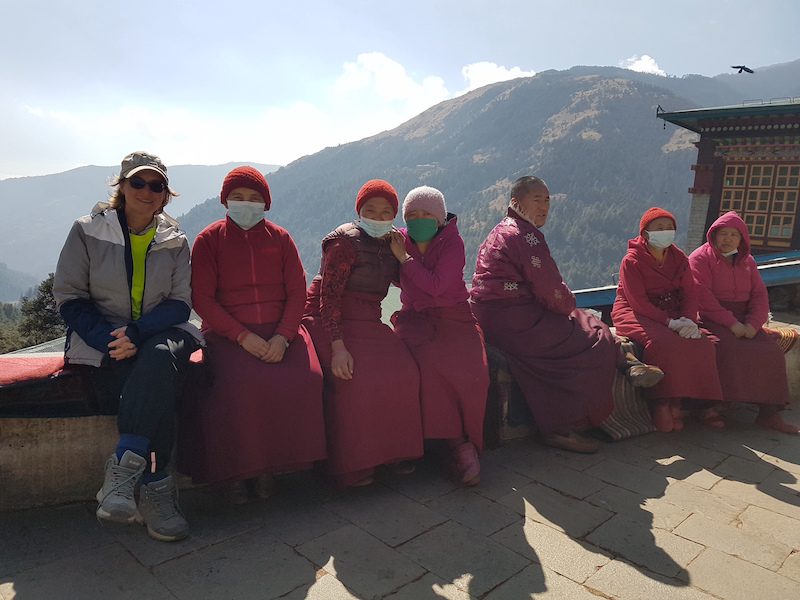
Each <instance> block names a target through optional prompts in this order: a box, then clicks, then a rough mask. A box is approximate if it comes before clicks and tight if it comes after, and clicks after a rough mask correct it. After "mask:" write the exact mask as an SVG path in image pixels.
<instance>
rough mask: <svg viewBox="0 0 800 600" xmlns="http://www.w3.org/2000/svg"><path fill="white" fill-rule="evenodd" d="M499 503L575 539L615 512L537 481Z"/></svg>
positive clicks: (503, 498) (501, 499)
mask: <svg viewBox="0 0 800 600" xmlns="http://www.w3.org/2000/svg"><path fill="white" fill-rule="evenodd" d="M498 502H500V503H502V504H505V505H506V506H508V507H510V508H511V509H512V510H515V511H516V512H517V513H519V514H520V515H522V516H524V517H528V518H529V519H533V520H534V521H539V522H540V523H546V524H549V525H552V526H553V527H555V528H557V529H561V530H562V531H564V532H565V533H567V534H568V535H571V536H573V537H576V538H580V537H583V536H584V535H586V534H587V533H589V532H590V531H592V530H593V529H595V528H596V527H597V526H598V525H600V524H601V523H603V522H604V521H607V520H608V519H610V518H611V516H612V514H613V513H610V512H608V511H607V510H605V509H602V508H598V507H596V506H592V505H590V504H588V503H586V502H582V501H580V500H576V499H574V498H570V497H568V496H564V495H563V494H559V493H558V492H556V491H554V490H551V489H550V488H548V487H545V486H543V485H540V484H538V483H532V484H530V485H527V486H525V487H524V488H522V489H520V490H518V491H515V492H512V493H510V494H508V495H506V496H503V497H502V498H500V499H499V500H498Z"/></svg>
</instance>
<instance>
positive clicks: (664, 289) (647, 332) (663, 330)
mask: <svg viewBox="0 0 800 600" xmlns="http://www.w3.org/2000/svg"><path fill="white" fill-rule="evenodd" d="M697 310H698V303H697V294H696V289H695V286H694V281H693V280H692V273H691V271H690V270H689V261H688V259H687V258H686V255H685V254H684V253H683V251H682V250H680V249H679V248H677V247H676V246H675V245H671V246H669V248H667V250H666V256H665V259H664V264H662V265H659V264H658V262H657V261H656V259H655V257H654V256H653V255H652V254H650V252H649V251H648V249H647V241H646V240H645V239H644V238H642V237H641V236H640V237H637V238H636V239H633V240H630V241H629V242H628V253H627V254H626V255H625V258H623V259H622V264H621V265H620V269H619V286H618V287H617V298H616V300H615V301H614V308H613V309H612V311H611V318H612V320H613V321H614V325H615V326H616V328H617V333H618V334H619V335H624V336H626V337H629V338H630V339H632V340H634V341H636V342H638V343H639V344H641V345H642V346H644V362H646V363H648V364H651V365H656V366H658V367H660V368H661V369H662V370H663V371H664V379H662V380H661V382H659V383H658V384H657V385H655V386H654V387H652V388H649V389H647V390H645V394H646V395H647V397H648V398H651V399H659V398H694V399H697V400H712V401H718V400H721V399H722V389H721V387H720V382H719V375H718V374H717V365H716V354H715V351H714V341H715V340H712V339H710V338H709V337H708V333H709V332H708V331H705V330H701V332H702V333H703V335H702V337H701V338H700V339H686V338H682V337H681V336H679V335H678V334H677V333H676V332H674V331H672V330H671V329H670V328H669V326H668V322H669V320H670V319H677V318H680V317H687V318H689V319H691V320H692V321H695V322H697V319H698V316H697Z"/></svg>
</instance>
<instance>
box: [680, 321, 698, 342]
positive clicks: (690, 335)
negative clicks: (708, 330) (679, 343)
mask: <svg viewBox="0 0 800 600" xmlns="http://www.w3.org/2000/svg"><path fill="white" fill-rule="evenodd" d="M678 335H679V336H681V337H682V338H686V339H689V340H697V339H700V328H699V327H698V326H697V323H692V324H691V325H684V326H683V327H681V328H680V329H678Z"/></svg>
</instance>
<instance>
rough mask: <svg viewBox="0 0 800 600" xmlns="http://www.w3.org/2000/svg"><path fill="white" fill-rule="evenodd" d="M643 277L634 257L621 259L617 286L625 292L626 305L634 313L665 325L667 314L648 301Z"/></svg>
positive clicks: (667, 318)
mask: <svg viewBox="0 0 800 600" xmlns="http://www.w3.org/2000/svg"><path fill="white" fill-rule="evenodd" d="M643 277H644V276H643V275H642V273H641V271H639V268H638V266H637V264H636V259H635V258H631V257H630V256H626V257H625V258H623V259H622V264H621V265H620V266H619V287H620V288H622V290H623V292H624V293H625V299H626V300H627V301H628V305H629V306H630V307H631V308H632V309H633V312H634V313H637V314H640V315H643V316H645V317H647V318H649V319H653V320H654V321H658V322H659V323H663V324H664V325H666V324H667V322H668V321H669V314H668V313H667V311H665V310H661V309H660V308H658V307H657V306H656V305H655V304H653V303H652V302H650V298H648V297H647V289H646V288H645V285H644V279H643Z"/></svg>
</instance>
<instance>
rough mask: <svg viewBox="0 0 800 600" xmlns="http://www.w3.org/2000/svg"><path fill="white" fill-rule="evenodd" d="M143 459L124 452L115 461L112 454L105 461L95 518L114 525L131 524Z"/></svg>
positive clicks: (133, 517)
mask: <svg viewBox="0 0 800 600" xmlns="http://www.w3.org/2000/svg"><path fill="white" fill-rule="evenodd" d="M146 464H147V461H146V460H145V458H144V457H142V456H139V455H138V454H136V453H134V452H131V451H130V450H126V451H125V453H124V454H123V455H122V458H121V459H120V460H119V461H117V455H116V454H112V455H111V456H110V457H109V458H108V460H107V461H106V470H105V480H104V481H103V487H101V488H100V491H99V492H97V496H96V498H97V502H98V506H97V512H96V514H97V518H98V519H103V520H106V521H114V522H115V523H133V522H134V521H135V520H136V499H135V498H134V497H133V492H134V489H135V488H136V483H137V482H138V481H139V477H141V475H142V473H143V472H144V468H145V465H146Z"/></svg>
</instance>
